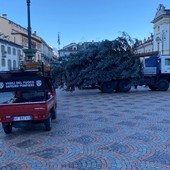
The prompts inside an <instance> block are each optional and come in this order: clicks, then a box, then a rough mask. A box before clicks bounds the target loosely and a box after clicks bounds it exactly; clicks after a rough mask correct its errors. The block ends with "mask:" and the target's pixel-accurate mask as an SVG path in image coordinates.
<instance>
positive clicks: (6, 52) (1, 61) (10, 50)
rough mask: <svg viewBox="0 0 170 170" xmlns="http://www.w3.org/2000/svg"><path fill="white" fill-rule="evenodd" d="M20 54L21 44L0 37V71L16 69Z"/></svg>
mask: <svg viewBox="0 0 170 170" xmlns="http://www.w3.org/2000/svg"><path fill="white" fill-rule="evenodd" d="M22 56H23V54H22V46H20V45H17V44H15V43H13V42H10V41H8V40H5V39H1V38H0V71H9V70H16V69H18V68H19V65H20V61H21V60H22Z"/></svg>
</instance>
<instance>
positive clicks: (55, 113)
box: [51, 107, 57, 120]
mask: <svg viewBox="0 0 170 170" xmlns="http://www.w3.org/2000/svg"><path fill="white" fill-rule="evenodd" d="M51 116H52V119H53V120H55V119H56V118H57V109H56V107H55V108H54V109H53V110H52V112H51Z"/></svg>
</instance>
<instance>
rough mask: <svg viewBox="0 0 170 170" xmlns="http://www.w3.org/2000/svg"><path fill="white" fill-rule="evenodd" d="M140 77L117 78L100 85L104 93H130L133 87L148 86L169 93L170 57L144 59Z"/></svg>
mask: <svg viewBox="0 0 170 170" xmlns="http://www.w3.org/2000/svg"><path fill="white" fill-rule="evenodd" d="M142 62H143V67H142V68H141V76H140V77H136V78H135V77H128V78H126V79H121V78H115V79H113V80H112V81H109V82H103V83H101V84H100V87H99V89H100V90H101V91H102V92H104V93H112V92H114V91H116V92H128V91H130V89H131V87H132V86H135V87H137V86H142V85H146V86H148V87H149V88H150V89H151V90H157V91H167V90H168V89H169V83H170V56H154V57H147V58H143V60H142Z"/></svg>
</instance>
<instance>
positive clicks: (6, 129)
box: [3, 124, 12, 134]
mask: <svg viewBox="0 0 170 170" xmlns="http://www.w3.org/2000/svg"><path fill="white" fill-rule="evenodd" d="M3 129H4V132H5V133H6V134H10V133H11V132H12V125H10V124H8V125H3Z"/></svg>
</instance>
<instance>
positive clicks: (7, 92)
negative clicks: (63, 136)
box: [0, 70, 57, 134]
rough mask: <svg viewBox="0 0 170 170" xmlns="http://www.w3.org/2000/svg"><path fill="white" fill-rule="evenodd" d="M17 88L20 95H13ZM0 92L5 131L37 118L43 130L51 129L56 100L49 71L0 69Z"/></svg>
mask: <svg viewBox="0 0 170 170" xmlns="http://www.w3.org/2000/svg"><path fill="white" fill-rule="evenodd" d="M18 92H19V94H20V96H16V94H18ZM0 95H1V102H0V122H2V127H3V129H4V132H5V133H7V134H8V133H11V132H12V127H16V128H22V127H26V126H31V125H32V124H33V123H37V122H38V123H44V125H45V130H46V131H50V130H51V125H52V122H51V121H52V119H56V109H57V100H56V91H55V89H54V87H53V85H52V78H51V74H50V71H44V70H42V71H41V70H18V71H6V72H0ZM12 95H13V96H12ZM8 96H9V98H8ZM2 99H4V100H5V99H6V101H2Z"/></svg>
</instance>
